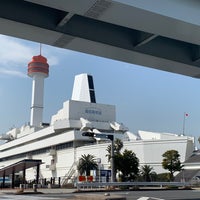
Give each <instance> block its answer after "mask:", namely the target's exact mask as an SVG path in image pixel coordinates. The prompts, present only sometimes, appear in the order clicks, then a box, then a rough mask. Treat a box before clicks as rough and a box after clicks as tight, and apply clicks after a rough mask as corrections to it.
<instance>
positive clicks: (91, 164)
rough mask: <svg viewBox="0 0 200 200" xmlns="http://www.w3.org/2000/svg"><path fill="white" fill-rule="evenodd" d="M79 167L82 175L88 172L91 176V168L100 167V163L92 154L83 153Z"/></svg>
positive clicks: (87, 174)
mask: <svg viewBox="0 0 200 200" xmlns="http://www.w3.org/2000/svg"><path fill="white" fill-rule="evenodd" d="M77 169H78V171H79V173H80V174H81V175H82V174H86V176H89V175H90V170H96V169H98V164H97V162H96V161H95V157H94V156H93V155H90V154H88V155H85V154H84V155H82V156H81V158H80V159H79V163H78V166H77Z"/></svg>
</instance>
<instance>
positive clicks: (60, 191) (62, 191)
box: [0, 188, 77, 194]
mask: <svg viewBox="0 0 200 200" xmlns="http://www.w3.org/2000/svg"><path fill="white" fill-rule="evenodd" d="M76 191H77V189H67V188H38V189H37V192H34V190H33V189H31V188H28V189H24V192H23V193H24V194H26V193H27V194H30V193H35V194H37V193H38V194H39V193H40V194H70V193H74V192H76ZM19 192H20V189H19V188H17V189H10V188H8V189H0V194H17V193H19Z"/></svg>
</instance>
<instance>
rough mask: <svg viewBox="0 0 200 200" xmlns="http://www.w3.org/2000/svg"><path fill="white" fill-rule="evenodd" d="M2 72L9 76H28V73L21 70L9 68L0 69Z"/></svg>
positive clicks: (0, 72)
mask: <svg viewBox="0 0 200 200" xmlns="http://www.w3.org/2000/svg"><path fill="white" fill-rule="evenodd" d="M0 74H4V75H9V76H17V77H20V78H26V77H27V75H26V74H24V73H22V72H20V71H14V70H7V69H0Z"/></svg>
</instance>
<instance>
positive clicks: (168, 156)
mask: <svg viewBox="0 0 200 200" xmlns="http://www.w3.org/2000/svg"><path fill="white" fill-rule="evenodd" d="M162 156H163V157H164V158H163V161H162V166H163V168H164V169H167V170H168V171H169V172H170V181H173V180H174V172H176V171H181V169H182V165H181V161H180V154H179V153H178V151H176V150H168V151H166V152H165V153H164V154H163V155H162Z"/></svg>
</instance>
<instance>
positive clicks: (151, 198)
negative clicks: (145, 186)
mask: <svg viewBox="0 0 200 200" xmlns="http://www.w3.org/2000/svg"><path fill="white" fill-rule="evenodd" d="M137 200H164V199H159V198H154V197H140V198H139V199H137Z"/></svg>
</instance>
